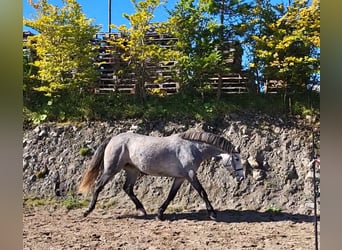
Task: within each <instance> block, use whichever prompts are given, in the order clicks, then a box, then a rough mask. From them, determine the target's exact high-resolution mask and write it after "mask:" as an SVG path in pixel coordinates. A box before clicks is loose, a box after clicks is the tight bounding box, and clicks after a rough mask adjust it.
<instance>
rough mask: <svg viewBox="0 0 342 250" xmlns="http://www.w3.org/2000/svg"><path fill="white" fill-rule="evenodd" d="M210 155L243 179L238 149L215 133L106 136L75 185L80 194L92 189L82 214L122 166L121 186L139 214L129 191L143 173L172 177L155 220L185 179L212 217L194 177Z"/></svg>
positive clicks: (203, 193) (160, 217)
mask: <svg viewBox="0 0 342 250" xmlns="http://www.w3.org/2000/svg"><path fill="white" fill-rule="evenodd" d="M212 157H215V158H216V159H219V160H221V161H222V163H223V165H224V166H225V167H232V168H233V170H234V171H235V177H236V179H237V181H238V182H239V181H241V180H243V179H244V177H245V173H244V170H243V168H242V166H241V159H240V155H239V153H238V151H237V150H236V148H235V147H234V146H233V145H232V144H231V143H230V142H229V141H228V140H226V139H225V138H224V137H220V136H217V135H215V134H211V133H206V132H192V131H187V132H183V133H179V134H173V135H171V136H166V137H156V136H146V135H141V134H136V133H132V132H126V133H121V134H119V135H116V136H113V137H109V138H107V139H105V140H104V141H103V142H102V144H100V146H99V147H98V148H97V150H96V151H95V153H94V156H93V158H92V160H91V162H90V165H89V167H88V169H87V170H86V172H85V174H84V176H83V178H82V181H81V184H80V186H79V191H80V192H81V193H87V192H88V191H89V189H90V188H92V189H93V196H92V200H91V201H90V203H89V206H88V208H87V209H86V211H85V212H84V214H83V215H84V216H87V215H88V214H89V213H90V212H91V211H92V210H93V209H94V208H95V204H96V201H97V198H98V195H99V193H100V192H101V190H102V189H103V187H104V186H105V185H106V184H107V183H108V181H110V180H111V179H112V178H113V177H114V175H115V174H117V173H118V172H119V171H120V170H122V169H124V170H125V171H126V174H127V177H126V181H125V184H124V186H123V189H124V191H125V192H126V193H127V194H128V196H129V197H130V198H131V200H132V201H133V202H134V204H135V206H136V209H137V210H138V211H139V212H140V213H142V214H144V215H146V211H145V209H144V207H143V205H142V203H141V202H140V201H139V200H138V198H137V197H136V195H135V194H134V192H133V186H134V184H135V182H136V180H137V178H138V176H139V175H140V174H141V173H143V174H147V175H154V176H168V177H174V181H173V184H172V187H171V190H170V193H169V195H168V197H167V199H166V200H165V202H164V203H163V204H162V205H161V206H160V208H159V209H158V215H157V217H158V219H160V220H163V219H164V211H165V210H166V208H167V206H168V205H169V203H170V202H171V201H172V200H173V198H174V197H175V195H176V193H177V191H178V189H179V188H180V186H181V184H182V183H183V182H184V181H185V180H188V181H189V182H190V183H191V185H192V186H193V188H194V189H195V190H196V191H197V192H198V194H199V195H200V196H201V197H202V199H203V200H204V202H205V204H206V208H207V211H208V215H209V218H211V219H213V220H215V219H216V212H215V211H214V209H213V207H212V205H211V204H210V202H209V200H208V195H207V193H206V191H205V190H204V188H203V187H202V185H201V183H200V182H199V180H198V178H197V176H196V171H197V169H198V168H199V166H200V164H201V162H203V161H204V160H207V159H210V158H212ZM95 180H96V181H95Z"/></svg>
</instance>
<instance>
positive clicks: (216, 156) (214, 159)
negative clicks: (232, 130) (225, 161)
mask: <svg viewBox="0 0 342 250" xmlns="http://www.w3.org/2000/svg"><path fill="white" fill-rule="evenodd" d="M211 159H212V160H213V161H220V160H222V156H221V155H215V156H213V157H212V158H211Z"/></svg>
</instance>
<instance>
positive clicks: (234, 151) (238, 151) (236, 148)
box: [232, 146, 240, 154]
mask: <svg viewBox="0 0 342 250" xmlns="http://www.w3.org/2000/svg"><path fill="white" fill-rule="evenodd" d="M232 153H238V154H240V146H235V147H234V149H233V151H232Z"/></svg>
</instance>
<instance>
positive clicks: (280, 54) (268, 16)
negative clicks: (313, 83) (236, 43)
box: [250, 0, 320, 88]
mask: <svg viewBox="0 0 342 250" xmlns="http://www.w3.org/2000/svg"><path fill="white" fill-rule="evenodd" d="M309 2H310V1H308V0H294V1H293V3H292V4H291V5H290V6H288V7H287V10H285V6H284V5H283V4H279V5H271V3H270V1H268V0H262V1H257V5H256V6H255V8H254V13H255V19H254V23H253V25H254V31H253V32H252V33H254V34H252V35H251V36H250V37H251V39H252V40H253V41H254V42H253V43H252V44H254V45H255V50H254V53H255V54H254V62H253V64H252V66H253V67H256V68H257V69H258V71H260V72H261V73H262V74H263V75H264V77H265V78H268V79H279V80H283V81H284V82H286V83H287V84H291V85H292V86H294V87H297V88H304V87H305V86H306V84H308V83H309V80H310V78H311V77H312V76H313V75H314V74H319V70H320V66H319V60H320V38H319V30H320V6H319V0H313V1H312V2H311V4H310V3H309ZM255 27H258V32H255Z"/></svg>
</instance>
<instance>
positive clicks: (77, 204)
mask: <svg viewBox="0 0 342 250" xmlns="http://www.w3.org/2000/svg"><path fill="white" fill-rule="evenodd" d="M88 202H89V201H88V200H84V199H82V200H80V199H79V198H78V197H77V196H76V195H73V194H68V195H67V197H65V199H56V198H40V197H26V198H24V202H23V205H24V207H29V208H32V207H40V206H59V207H65V208H66V209H67V210H71V209H76V208H82V207H86V206H87V205H88Z"/></svg>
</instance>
